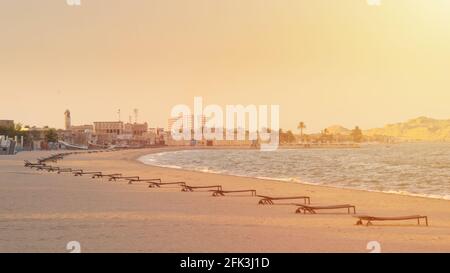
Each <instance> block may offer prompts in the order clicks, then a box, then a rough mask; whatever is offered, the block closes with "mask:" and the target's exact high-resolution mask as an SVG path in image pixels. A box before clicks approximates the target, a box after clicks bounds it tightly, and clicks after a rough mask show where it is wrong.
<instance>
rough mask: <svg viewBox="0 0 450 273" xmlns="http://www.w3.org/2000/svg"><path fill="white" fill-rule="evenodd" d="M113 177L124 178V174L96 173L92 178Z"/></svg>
mask: <svg viewBox="0 0 450 273" xmlns="http://www.w3.org/2000/svg"><path fill="white" fill-rule="evenodd" d="M112 176H122V174H121V173H112V174H102V173H96V174H94V175H93V176H92V178H102V177H112Z"/></svg>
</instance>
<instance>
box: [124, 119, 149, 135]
mask: <svg viewBox="0 0 450 273" xmlns="http://www.w3.org/2000/svg"><path fill="white" fill-rule="evenodd" d="M147 132H148V124H147V122H145V123H126V124H125V125H124V129H123V133H124V134H129V135H132V136H142V135H144V134H145V133H147Z"/></svg>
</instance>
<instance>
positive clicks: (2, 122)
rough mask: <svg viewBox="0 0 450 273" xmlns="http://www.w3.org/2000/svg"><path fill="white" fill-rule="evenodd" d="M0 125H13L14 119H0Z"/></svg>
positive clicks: (8, 126)
mask: <svg viewBox="0 0 450 273" xmlns="http://www.w3.org/2000/svg"><path fill="white" fill-rule="evenodd" d="M0 127H6V128H11V127H14V120H8V119H0Z"/></svg>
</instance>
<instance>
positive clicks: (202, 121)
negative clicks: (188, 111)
mask: <svg viewBox="0 0 450 273" xmlns="http://www.w3.org/2000/svg"><path fill="white" fill-rule="evenodd" d="M197 118H198V119H199V121H200V126H201V127H204V126H205V124H206V117H205V116H198V117H197ZM180 119H182V120H183V125H182V126H181V128H180V129H181V130H183V129H184V128H189V129H190V130H191V131H192V130H194V125H195V122H194V121H195V120H194V115H187V116H179V117H175V118H169V120H168V122H167V123H168V124H167V125H168V131H169V132H171V131H172V127H173V125H174V123H175V122H177V121H178V120H180ZM184 120H186V121H187V123H186V124H185V123H184Z"/></svg>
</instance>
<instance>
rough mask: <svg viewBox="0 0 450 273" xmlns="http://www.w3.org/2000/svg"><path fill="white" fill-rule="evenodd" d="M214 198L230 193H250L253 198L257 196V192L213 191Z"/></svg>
mask: <svg viewBox="0 0 450 273" xmlns="http://www.w3.org/2000/svg"><path fill="white" fill-rule="evenodd" d="M212 192H213V193H212V196H215V197H219V196H225V194H229V193H247V192H248V193H250V194H251V196H256V190H236V191H222V190H213V191H212Z"/></svg>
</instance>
